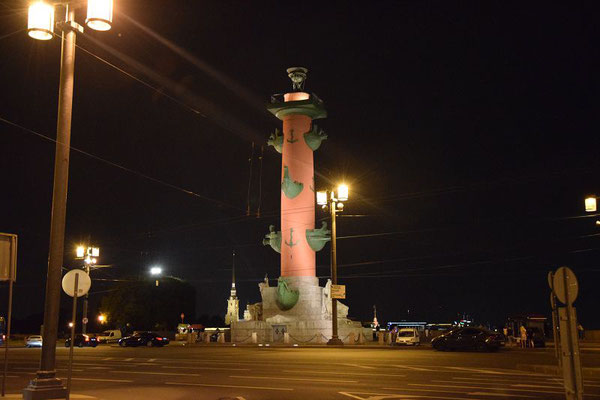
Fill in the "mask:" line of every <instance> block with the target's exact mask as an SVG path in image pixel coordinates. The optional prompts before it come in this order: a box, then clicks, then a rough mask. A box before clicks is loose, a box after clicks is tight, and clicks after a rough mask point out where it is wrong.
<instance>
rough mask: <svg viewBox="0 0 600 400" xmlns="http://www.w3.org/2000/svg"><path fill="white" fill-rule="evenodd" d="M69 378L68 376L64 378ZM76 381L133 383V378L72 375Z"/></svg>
mask: <svg viewBox="0 0 600 400" xmlns="http://www.w3.org/2000/svg"><path fill="white" fill-rule="evenodd" d="M62 379H67V378H62ZM71 379H73V380H74V381H92V382H114V383H133V381H132V380H129V379H102V378H75V377H72V378H71Z"/></svg>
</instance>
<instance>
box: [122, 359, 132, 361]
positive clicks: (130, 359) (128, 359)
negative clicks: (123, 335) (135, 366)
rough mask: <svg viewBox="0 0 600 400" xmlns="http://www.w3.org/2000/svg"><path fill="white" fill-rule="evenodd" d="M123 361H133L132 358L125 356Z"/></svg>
mask: <svg viewBox="0 0 600 400" xmlns="http://www.w3.org/2000/svg"><path fill="white" fill-rule="evenodd" d="M123 361H133V358H126V359H124V360H123Z"/></svg>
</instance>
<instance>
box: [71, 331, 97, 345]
mask: <svg viewBox="0 0 600 400" xmlns="http://www.w3.org/2000/svg"><path fill="white" fill-rule="evenodd" d="M74 342H75V346H77V347H96V346H98V341H97V340H96V338H95V337H93V336H89V335H83V334H77V335H75V340H74ZM65 347H71V338H68V339H67V340H65Z"/></svg>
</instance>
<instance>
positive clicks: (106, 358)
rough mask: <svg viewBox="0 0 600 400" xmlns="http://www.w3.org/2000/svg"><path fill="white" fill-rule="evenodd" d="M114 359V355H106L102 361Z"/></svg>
mask: <svg viewBox="0 0 600 400" xmlns="http://www.w3.org/2000/svg"><path fill="white" fill-rule="evenodd" d="M112 359H113V358H112V357H105V358H103V359H102V361H108V360H112Z"/></svg>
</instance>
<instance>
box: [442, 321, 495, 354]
mask: <svg viewBox="0 0 600 400" xmlns="http://www.w3.org/2000/svg"><path fill="white" fill-rule="evenodd" d="M504 344H505V338H504V335H502V334H501V333H495V332H490V331H488V330H487V329H482V328H472V327H466V328H457V329H453V330H451V331H448V332H446V333H444V334H442V335H440V336H438V337H436V338H434V339H433V340H432V341H431V346H432V347H433V348H434V349H436V350H441V351H444V350H463V349H474V350H478V351H496V350H498V348H500V346H504Z"/></svg>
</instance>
